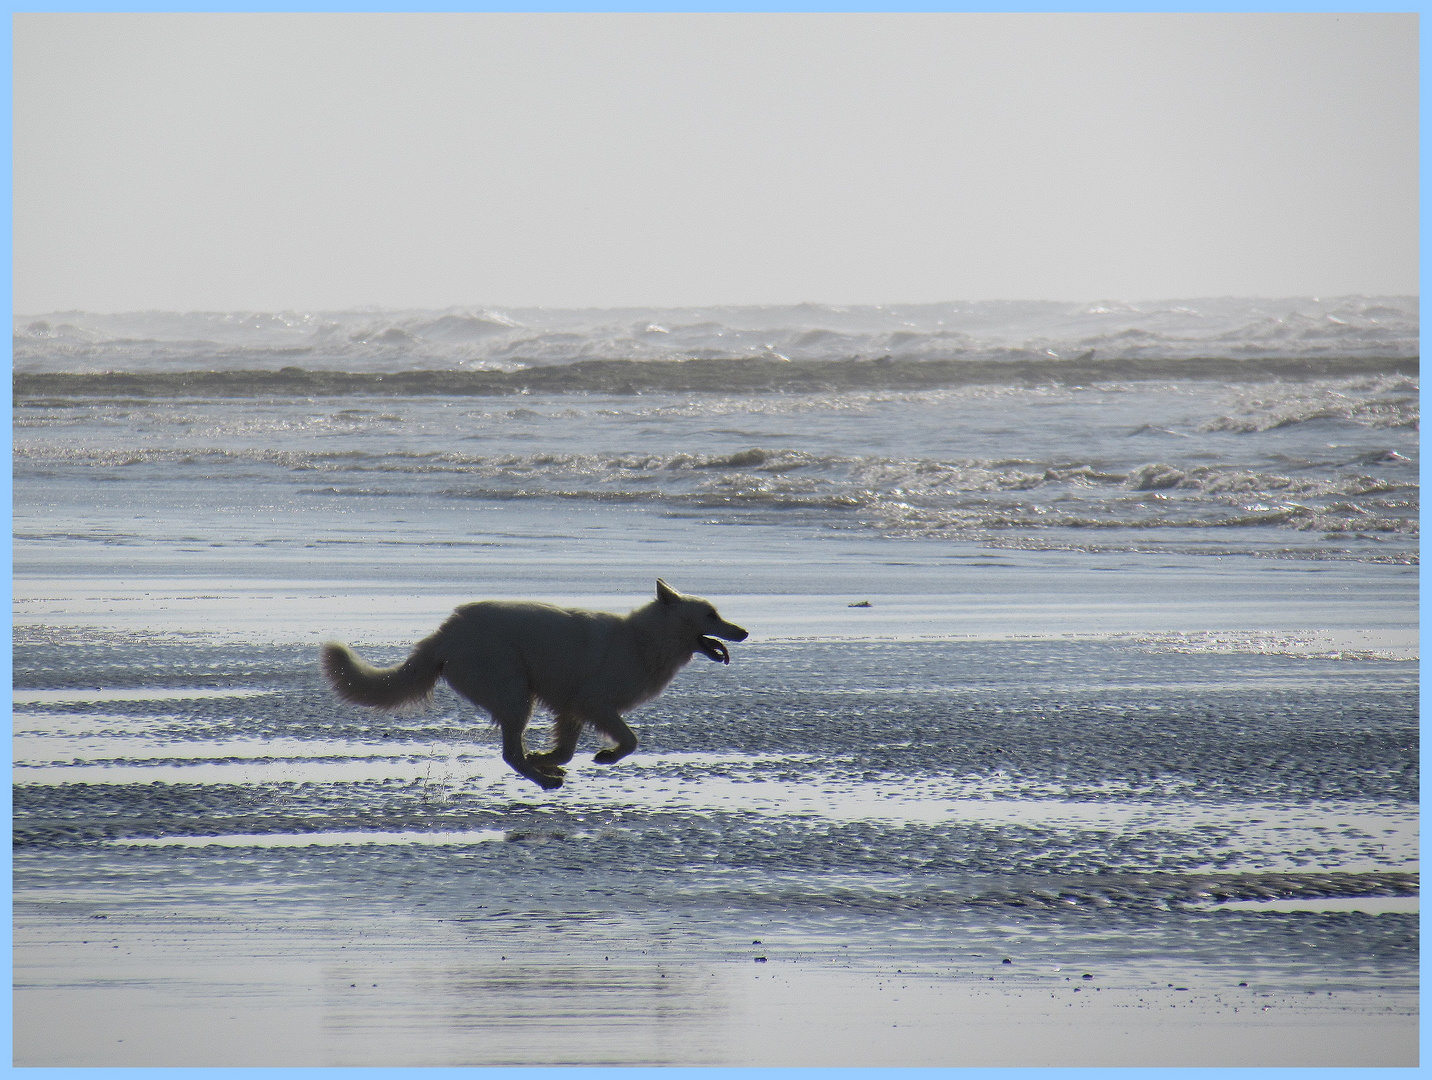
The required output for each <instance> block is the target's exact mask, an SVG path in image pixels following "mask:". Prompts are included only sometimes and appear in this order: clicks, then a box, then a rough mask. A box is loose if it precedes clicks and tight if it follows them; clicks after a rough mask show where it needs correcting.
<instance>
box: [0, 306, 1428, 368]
mask: <svg viewBox="0 0 1432 1080" xmlns="http://www.w3.org/2000/svg"><path fill="white" fill-rule="evenodd" d="M1418 320H1419V313H1418V303H1417V299H1416V298H1415V297H1341V298H1333V299H1314V298H1307V297H1304V298H1292V299H1283V300H1247V299H1234V298H1222V299H1202V300H1188V301H1172V302H1160V303H1145V304H1127V303H1103V304H1068V303H1050V302H1024V301H1015V302H1010V301H990V302H979V303H947V304H923V305H890V306H856V307H831V306H823V305H818V304H802V305H795V306H786V307H779V306H777V307H721V308H687V309H655V308H649V309H638V308H629V309H619V310H585V311H562V310H550V309H522V310H516V309H514V310H507V311H495V310H490V309H465V308H464V309H449V310H445V311H349V312H278V313H263V312H227V313H214V312H189V313H178V312H133V313H128V314H119V315H102V314H95V313H89V312H79V311H70V312H60V313H55V314H50V315H44V316H40V317H35V316H17V317H16V319H15V320H14V324H13V341H14V362H15V366H16V370H18V371H25V372H36V371H62V370H70V371H103V370H115V369H127V370H136V371H146V370H177V369H181V368H184V367H193V366H194V365H196V364H198V365H199V366H203V367H209V368H215V369H225V368H245V367H258V368H277V367H282V366H286V365H292V364H296V363H303V364H304V365H305V366H307V367H309V368H313V369H317V370H355V371H373V370H413V369H420V368H438V369H449V370H457V369H464V368H466V369H472V368H481V369H490V370H495V371H510V370H515V369H520V368H528V367H541V366H547V365H568V364H574V363H579V362H582V361H591V360H637V361H642V360H646V361H653V360H654V361H670V360H694V359H706V360H723V359H727V360H729V359H742V358H752V357H758V358H765V359H770V360H774V361H778V362H780V361H828V360H874V359H879V358H888V359H891V360H896V361H901V360H904V361H930V360H967V361H970V360H984V361H1012V360H1025V361H1049V360H1057V361H1069V360H1088V359H1091V358H1093V357H1094V356H1097V357H1099V358H1100V359H1103V360H1160V359H1163V360H1167V359H1178V358H1183V359H1187V358H1193V357H1200V356H1220V357H1227V358H1233V359H1245V360H1247V359H1260V358H1279V357H1282V358H1289V357H1318V356H1322V357H1331V356H1343V357H1347V356H1360V357H1393V358H1402V359H1408V358H1412V357H1415V356H1417V355H1418V349H1419V343H1418V327H1419V321H1418Z"/></svg>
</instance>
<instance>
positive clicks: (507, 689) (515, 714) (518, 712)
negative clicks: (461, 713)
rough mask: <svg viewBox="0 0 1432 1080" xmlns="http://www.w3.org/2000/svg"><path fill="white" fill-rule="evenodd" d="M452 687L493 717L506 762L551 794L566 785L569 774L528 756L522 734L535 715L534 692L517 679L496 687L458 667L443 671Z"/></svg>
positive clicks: (450, 667) (454, 666) (503, 758)
mask: <svg viewBox="0 0 1432 1080" xmlns="http://www.w3.org/2000/svg"><path fill="white" fill-rule="evenodd" d="M443 676H444V678H446V679H447V681H448V685H449V686H451V687H452V688H453V689H454V690H456V691H457V692H458V693H459V694H461V695H462V696H463V697H465V698H467V699H468V700H469V701H471V702H472V703H473V704H474V705H476V706H477V707H478V708H480V709H483V710H485V711H486V712H488V713H491V714H492V722H493V723H494V724H496V725H497V727H498V729H499V730H500V731H501V732H502V760H503V761H505V762H507V764H508V765H510V766H512V768H513V769H514V770H516V771H517V772H519V773H521V774H522V775H523V776H525V777H527V779H528V780H531V781H532V782H533V783H534V784H536V785H538V786H539V787H541V788H543V789H545V790H547V791H551V790H552V789H554V788H559V787H561V786H562V778H563V777H564V776H565V775H566V774H565V773H564V772H563V770H562V769H560V768H558V767H557V766H556V765H549V764H547V763H545V762H541V761H533V760H532V759H531V758H529V757H528V756H527V748H526V746H525V745H524V744H523V741H522V733H523V732H525V731H526V730H527V721H528V719H529V718H530V717H531V716H532V693H531V691H529V690H528V689H527V688H526V686H525V685H522V684H521V683H520V682H518V681H516V680H514V681H512V682H509V683H508V684H507V685H506V686H493V685H492V684H491V683H490V682H489V683H484V682H483V681H481V680H480V679H478V678H476V677H474V676H473V674H472V673H471V672H470V671H466V670H463V669H462V668H459V667H457V665H449V667H448V669H447V670H445V671H444V672H443Z"/></svg>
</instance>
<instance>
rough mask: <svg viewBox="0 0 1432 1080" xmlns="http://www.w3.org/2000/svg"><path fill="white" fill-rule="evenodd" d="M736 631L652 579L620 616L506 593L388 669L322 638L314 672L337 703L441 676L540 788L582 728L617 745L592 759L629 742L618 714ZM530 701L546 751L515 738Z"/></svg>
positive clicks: (616, 755) (400, 693)
mask: <svg viewBox="0 0 1432 1080" xmlns="http://www.w3.org/2000/svg"><path fill="white" fill-rule="evenodd" d="M712 635H714V636H712ZM746 637H747V633H746V631H745V630H742V629H741V628H740V627H739V626H736V625H735V624H734V623H729V622H727V621H726V620H725V619H723V618H721V616H720V615H718V614H717V612H716V608H715V607H713V606H712V605H711V603H710V602H709V601H707V600H703V599H701V597H699V596H684V595H682V594H681V593H679V592H677V591H676V590H675V589H673V588H671V586H669V585H668V584H667V583H666V582H664V581H662V580H661V579H660V578H658V579H657V581H656V599H655V600H653V601H652V602H651V603H649V604H646V605H644V606H642V607H639V608H637V609H636V610H635V611H633V612H631V613H630V614H629V615H609V614H607V613H606V612H601V611H579V610H573V609H568V608H559V607H553V606H552V605H551V604H531V603H520V602H516V601H497V600H485V601H482V602H480V603H476V604H464V605H462V606H461V607H459V608H458V609H457V610H456V611H454V612H453V613H452V614H451V615H450V616H448V619H447V621H446V622H444V623H443V624H442V626H440V627H439V628H438V630H437V633H435V634H433V635H432V636H430V637H426V638H424V639H423V640H422V641H420V642H418V644H417V645H416V646H414V648H413V652H412V655H411V656H409V657H408V658H407V659H406V660H404V661H403V662H402V663H401V664H398V665H397V666H395V667H390V668H375V667H372V666H370V665H368V664H365V663H364V662H363V661H362V660H360V659H359V658H358V657H357V656H355V655H354V654H353V651H352V650H351V649H349V648H348V646H347V645H343V644H341V643H339V642H329V643H328V644H327V645H325V646H323V673H324V674H325V675H327V676H328V681H329V682H330V683H331V684H332V686H333V689H334V691H335V692H336V693H337V694H338V696H339V697H341V698H342V699H343V700H344V701H351V702H353V703H354V704H355V705H371V706H374V707H376V708H379V709H398V708H402V707H403V706H404V705H409V704H413V703H416V702H420V701H422V700H424V699H426V698H428V697H430V696H431V695H432V692H433V687H434V686H436V685H437V681H438V679H439V678H443V679H446V680H447V683H448V685H449V686H451V687H452V688H453V689H454V690H456V691H457V692H458V693H459V694H461V695H462V696H463V697H465V698H467V699H468V700H469V701H471V702H472V703H473V704H475V705H477V706H478V707H479V708H481V709H483V710H485V711H487V712H488V713H490V714H491V715H492V720H493V723H495V724H496V725H497V726H498V727H499V728H501V729H502V758H503V760H504V761H506V762H507V764H509V765H511V766H512V767H513V768H514V769H516V770H517V771H518V772H519V773H521V774H522V775H523V776H525V777H527V778H528V779H529V780H531V781H533V782H535V783H537V784H539V785H541V786H542V787H543V788H546V789H549V790H550V789H552V788H559V787H561V786H562V778H563V776H565V775H566V774H565V770H563V769H562V766H563V765H565V764H566V763H567V762H569V761H571V760H572V754H573V753H574V752H575V751H576V748H577V737H578V736H579V735H580V734H581V733H582V727H583V725H585V724H590V725H591V726H592V727H594V728H596V729H597V730H598V731H600V732H601V733H602V734H603V735H606V736H608V737H609V738H611V739H613V740H614V741H615V742H616V745H615V746H612V747H608V748H607V749H605V750H602V751H600V752H599V753H598V754H597V755H596V757H595V759H594V760H596V761H598V762H600V763H601V764H603V765H610V764H611V763H612V762H614V761H619V760H621V759H622V758H624V757H626V756H627V755H628V754H630V753H631V752H632V751H633V750H635V749H636V736H635V735H634V734H633V733H632V730H631V728H629V727H627V725H626V722H625V721H624V720H622V713H624V712H627V711H628V710H630V709H633V708H635V707H636V706H638V705H640V704H641V703H642V702H644V701H650V700H651V699H652V698H654V697H656V696H657V695H658V694H659V693H661V692H662V690H664V689H666V684H667V683H669V682H671V680H672V678H674V677H675V675H676V673H677V672H678V671H680V670H681V669H682V668H683V667H685V666H686V663H687V662H688V661H689V660H690V659H691V657H692V656H693V655H694V654H695V653H697V652H700V653H704V654H705V655H706V656H709V657H710V658H711V659H712V660H717V661H719V662H721V663H723V664H729V663H730V662H731V654H730V652H729V651H728V650H727V648H726V646H725V645H723V644H721V642H720V641H718V640H716V639H717V638H725V639H726V640H727V641H744V640H746ZM533 702H540V703H541V704H543V705H546V706H547V707H548V708H549V709H551V710H552V712H553V714H554V717H555V725H554V729H553V745H552V749H551V750H549V751H547V752H546V753H544V754H531V755H529V754H528V753H527V752H526V749H525V747H524V746H523V741H522V733H523V731H525V730H526V728H527V721H528V719H529V718H530V717H531V715H532V705H533Z"/></svg>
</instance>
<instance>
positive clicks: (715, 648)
mask: <svg viewBox="0 0 1432 1080" xmlns="http://www.w3.org/2000/svg"><path fill="white" fill-rule="evenodd" d="M696 647H697V648H698V649H700V650H701V651H702V652H703V653H705V654H706V655H707V656H709V657H710V658H711V659H712V660H715V661H716V662H717V663H721V664H729V663H730V662H731V650H730V649H728V648H726V646H725V644H724V643H723V642H722V641H721V640H720V639H719V638H714V637H705V636H703V637H700V638H698V639H697V640H696Z"/></svg>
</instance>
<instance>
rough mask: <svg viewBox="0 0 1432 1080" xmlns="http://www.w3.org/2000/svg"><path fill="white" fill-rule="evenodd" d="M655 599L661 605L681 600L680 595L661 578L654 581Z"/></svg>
mask: <svg viewBox="0 0 1432 1080" xmlns="http://www.w3.org/2000/svg"><path fill="white" fill-rule="evenodd" d="M656 598H657V599H658V600H660V601H661V602H662V603H663V604H674V603H676V601H678V600H680V599H681V594H680V593H679V592H677V591H676V590H675V589H673V588H672V587H671V586H670V585H668V584H667V583H666V582H664V581H662V580H661V578H657V579H656Z"/></svg>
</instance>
